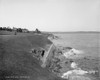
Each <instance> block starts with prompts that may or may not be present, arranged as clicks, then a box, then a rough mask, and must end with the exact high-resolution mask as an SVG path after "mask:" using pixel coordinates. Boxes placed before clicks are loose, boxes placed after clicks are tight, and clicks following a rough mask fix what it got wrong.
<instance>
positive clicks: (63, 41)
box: [53, 32, 100, 57]
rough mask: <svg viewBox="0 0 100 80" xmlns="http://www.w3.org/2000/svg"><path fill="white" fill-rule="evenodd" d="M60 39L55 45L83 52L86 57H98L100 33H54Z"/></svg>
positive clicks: (99, 53) (55, 41) (99, 54)
mask: <svg viewBox="0 0 100 80" xmlns="http://www.w3.org/2000/svg"><path fill="white" fill-rule="evenodd" d="M54 35H57V36H59V37H60V39H57V40H53V41H54V43H55V44H58V45H63V46H70V47H73V48H76V49H79V50H82V51H84V53H85V54H86V55H89V56H95V57H98V56H99V57H100V41H99V40H100V33H79V32H78V33H54Z"/></svg>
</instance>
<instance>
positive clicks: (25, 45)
mask: <svg viewBox="0 0 100 80" xmlns="http://www.w3.org/2000/svg"><path fill="white" fill-rule="evenodd" d="M47 44H52V42H50V41H49V40H48V39H47V37H46V36H45V35H34V34H32V33H27V34H24V33H23V34H22V35H0V80H62V79H61V78H59V77H57V76H56V75H54V74H53V73H51V72H49V70H48V69H46V68H42V67H41V66H40V64H39V61H38V60H36V59H35V58H34V57H33V56H32V54H31V53H30V50H31V48H35V47H42V48H45V46H46V45H47Z"/></svg>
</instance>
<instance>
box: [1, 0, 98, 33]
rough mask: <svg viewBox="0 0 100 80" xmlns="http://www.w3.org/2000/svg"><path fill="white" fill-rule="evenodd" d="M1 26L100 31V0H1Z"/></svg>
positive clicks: (42, 29) (47, 29)
mask: <svg viewBox="0 0 100 80" xmlns="http://www.w3.org/2000/svg"><path fill="white" fill-rule="evenodd" d="M0 26H1V27H4V26H5V27H8V26H9V27H18V28H19V27H21V28H27V29H29V30H35V29H36V28H38V29H39V30H41V31H100V0H0Z"/></svg>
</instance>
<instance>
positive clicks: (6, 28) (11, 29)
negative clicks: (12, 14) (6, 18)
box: [0, 27, 29, 32]
mask: <svg viewBox="0 0 100 80" xmlns="http://www.w3.org/2000/svg"><path fill="white" fill-rule="evenodd" d="M0 31H16V32H29V30H28V29H23V28H15V27H13V28H10V27H0Z"/></svg>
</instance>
